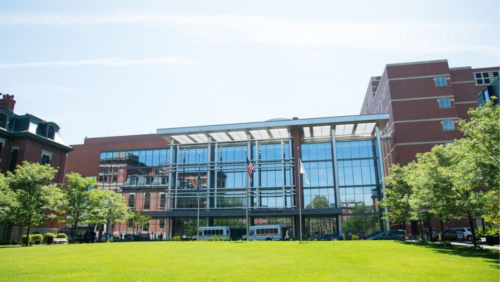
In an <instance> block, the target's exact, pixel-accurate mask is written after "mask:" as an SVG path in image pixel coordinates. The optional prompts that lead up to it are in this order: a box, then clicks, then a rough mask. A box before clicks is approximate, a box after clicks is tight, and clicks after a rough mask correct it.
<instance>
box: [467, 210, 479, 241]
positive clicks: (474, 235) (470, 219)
mask: <svg viewBox="0 0 500 282" xmlns="http://www.w3.org/2000/svg"><path fill="white" fill-rule="evenodd" d="M467 216H468V217H469V224H470V231H471V233H472V234H471V237H472V244H474V247H477V242H476V230H475V229H474V223H473V222H472V215H471V214H470V213H469V214H467ZM465 239H467V238H465Z"/></svg>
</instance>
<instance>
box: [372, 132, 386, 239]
mask: <svg viewBox="0 0 500 282" xmlns="http://www.w3.org/2000/svg"><path fill="white" fill-rule="evenodd" d="M375 133H376V136H377V150H378V162H379V167H380V169H379V173H380V182H381V183H382V197H383V198H384V199H385V198H386V195H385V192H384V190H385V182H384V177H385V172H384V160H383V156H382V146H381V145H380V129H379V128H378V125H377V126H375ZM387 211H388V209H387V207H385V208H384V212H385V213H387ZM385 228H386V229H385V230H389V221H388V220H386V221H385Z"/></svg>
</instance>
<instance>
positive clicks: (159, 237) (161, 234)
mask: <svg viewBox="0 0 500 282" xmlns="http://www.w3.org/2000/svg"><path fill="white" fill-rule="evenodd" d="M158 239H159V240H160V241H162V240H163V233H160V235H158Z"/></svg>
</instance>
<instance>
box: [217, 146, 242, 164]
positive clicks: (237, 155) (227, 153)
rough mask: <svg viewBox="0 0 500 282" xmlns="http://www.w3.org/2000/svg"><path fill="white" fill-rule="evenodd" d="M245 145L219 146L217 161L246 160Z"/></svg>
mask: <svg viewBox="0 0 500 282" xmlns="http://www.w3.org/2000/svg"><path fill="white" fill-rule="evenodd" d="M246 156H247V146H233V147H225V146H221V147H219V162H238V161H242V162H243V161H246Z"/></svg>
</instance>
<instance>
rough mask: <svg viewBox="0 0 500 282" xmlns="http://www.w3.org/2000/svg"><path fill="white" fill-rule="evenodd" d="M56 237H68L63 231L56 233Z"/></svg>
mask: <svg viewBox="0 0 500 282" xmlns="http://www.w3.org/2000/svg"><path fill="white" fill-rule="evenodd" d="M56 238H58V239H61V238H64V239H68V235H66V234H64V233H59V234H57V235H56Z"/></svg>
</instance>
